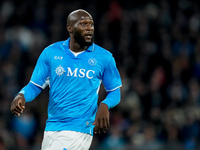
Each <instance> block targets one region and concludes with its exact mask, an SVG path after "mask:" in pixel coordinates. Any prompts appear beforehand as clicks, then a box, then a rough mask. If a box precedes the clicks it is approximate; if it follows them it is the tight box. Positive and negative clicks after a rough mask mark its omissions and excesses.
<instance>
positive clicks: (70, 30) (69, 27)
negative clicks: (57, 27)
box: [66, 25, 73, 33]
mask: <svg viewBox="0 0 200 150" xmlns="http://www.w3.org/2000/svg"><path fill="white" fill-rule="evenodd" d="M66 28H67V31H68V32H69V33H72V32H73V29H72V26H70V25H67V26H66Z"/></svg>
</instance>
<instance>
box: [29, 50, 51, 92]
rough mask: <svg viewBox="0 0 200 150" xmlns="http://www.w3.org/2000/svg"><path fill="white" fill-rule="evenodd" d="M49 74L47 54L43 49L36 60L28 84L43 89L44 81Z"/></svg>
mask: <svg viewBox="0 0 200 150" xmlns="http://www.w3.org/2000/svg"><path fill="white" fill-rule="evenodd" d="M49 72H50V71H49V54H48V50H47V49H45V50H44V51H43V52H42V53H41V54H40V56H39V58H38V60H37V63H36V66H35V68H34V71H33V74H32V77H31V81H30V82H32V83H33V84H35V85H37V86H39V87H41V88H43V89H44V88H45V86H46V80H47V79H48V77H49V76H50V73H49Z"/></svg>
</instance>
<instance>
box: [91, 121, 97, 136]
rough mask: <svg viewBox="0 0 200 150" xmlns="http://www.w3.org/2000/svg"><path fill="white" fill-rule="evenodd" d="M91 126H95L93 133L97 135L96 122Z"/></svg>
mask: <svg viewBox="0 0 200 150" xmlns="http://www.w3.org/2000/svg"><path fill="white" fill-rule="evenodd" d="M92 125H95V127H94V133H95V134H97V127H96V121H94V123H93V124H92Z"/></svg>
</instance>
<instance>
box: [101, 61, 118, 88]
mask: <svg viewBox="0 0 200 150" xmlns="http://www.w3.org/2000/svg"><path fill="white" fill-rule="evenodd" d="M102 81H103V85H104V87H105V89H106V91H113V90H115V89H117V88H119V87H121V86H122V82H121V77H120V74H119V71H118V69H117V67H116V63H115V60H114V58H113V57H111V59H110V61H109V62H108V64H107V66H106V68H105V70H104V72H103V76H102Z"/></svg>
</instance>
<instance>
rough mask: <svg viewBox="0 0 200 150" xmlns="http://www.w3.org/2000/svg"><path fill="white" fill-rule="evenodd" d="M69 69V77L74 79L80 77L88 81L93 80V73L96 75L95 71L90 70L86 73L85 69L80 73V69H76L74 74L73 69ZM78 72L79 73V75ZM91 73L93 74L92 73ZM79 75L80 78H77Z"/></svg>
mask: <svg viewBox="0 0 200 150" xmlns="http://www.w3.org/2000/svg"><path fill="white" fill-rule="evenodd" d="M67 69H68V72H67V76H74V77H78V76H79V77H80V78H83V77H85V76H86V77H87V78H88V79H92V78H93V75H91V73H93V74H94V73H95V71H94V70H88V71H86V70H85V69H80V70H79V71H78V68H76V69H75V70H74V71H73V72H72V70H71V68H70V67H67ZM77 72H78V74H77ZM90 72H91V73H90ZM77 75H78V76H77Z"/></svg>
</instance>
